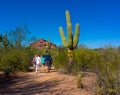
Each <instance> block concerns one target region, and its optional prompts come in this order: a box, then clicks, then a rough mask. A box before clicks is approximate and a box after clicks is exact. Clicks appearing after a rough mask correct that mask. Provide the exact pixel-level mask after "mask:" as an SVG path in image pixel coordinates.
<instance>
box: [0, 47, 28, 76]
mask: <svg viewBox="0 0 120 95" xmlns="http://www.w3.org/2000/svg"><path fill="white" fill-rule="evenodd" d="M28 69H29V57H28V53H27V51H26V50H25V49H21V50H20V49H10V50H8V51H6V53H3V55H2V56H1V60H0V70H2V71H4V73H5V74H6V76H9V74H10V73H15V72H16V71H27V70H28Z"/></svg>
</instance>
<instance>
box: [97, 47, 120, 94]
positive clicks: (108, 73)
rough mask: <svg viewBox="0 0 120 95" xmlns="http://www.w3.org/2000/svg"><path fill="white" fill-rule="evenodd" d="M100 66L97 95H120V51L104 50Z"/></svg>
mask: <svg viewBox="0 0 120 95" xmlns="http://www.w3.org/2000/svg"><path fill="white" fill-rule="evenodd" d="M101 57H102V59H103V60H99V64H98V71H99V72H97V74H98V78H99V81H98V87H97V88H98V89H97V95H119V94H120V59H119V58H120V54H119V53H118V49H116V48H112V47H107V48H105V49H104V50H103V53H102V56H101Z"/></svg>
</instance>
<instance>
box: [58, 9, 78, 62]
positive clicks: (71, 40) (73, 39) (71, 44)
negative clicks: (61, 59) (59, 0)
mask: <svg viewBox="0 0 120 95" xmlns="http://www.w3.org/2000/svg"><path fill="white" fill-rule="evenodd" d="M66 22H67V33H68V40H66V37H65V35H64V32H63V28H62V27H59V31H60V35H61V38H62V42H63V45H64V47H66V48H67V49H68V58H69V63H70V64H71V63H72V62H73V51H74V49H75V48H76V47H77V44H78V40H79V32H80V30H79V24H78V23H77V24H76V27H75V34H73V32H72V24H71V21H70V14H69V11H68V10H67V11H66Z"/></svg>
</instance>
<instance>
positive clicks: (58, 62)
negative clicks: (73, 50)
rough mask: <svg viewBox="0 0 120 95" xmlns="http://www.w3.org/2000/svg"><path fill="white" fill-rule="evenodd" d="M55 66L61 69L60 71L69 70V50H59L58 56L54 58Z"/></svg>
mask: <svg viewBox="0 0 120 95" xmlns="http://www.w3.org/2000/svg"><path fill="white" fill-rule="evenodd" d="M54 66H55V69H57V70H59V71H60V72H63V73H67V72H68V57H67V50H61V51H59V52H58V54H57V56H56V57H55V59H54Z"/></svg>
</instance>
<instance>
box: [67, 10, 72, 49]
mask: <svg viewBox="0 0 120 95" xmlns="http://www.w3.org/2000/svg"><path fill="white" fill-rule="evenodd" d="M66 22H67V32H68V47H69V48H72V46H73V34H72V25H71V21H70V14H69V11H68V10H67V11H66Z"/></svg>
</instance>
